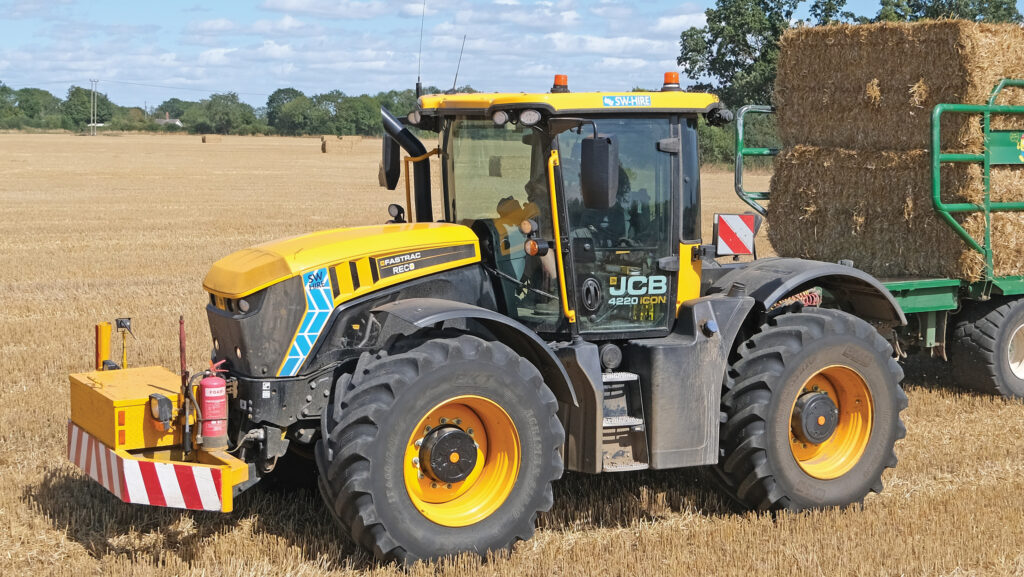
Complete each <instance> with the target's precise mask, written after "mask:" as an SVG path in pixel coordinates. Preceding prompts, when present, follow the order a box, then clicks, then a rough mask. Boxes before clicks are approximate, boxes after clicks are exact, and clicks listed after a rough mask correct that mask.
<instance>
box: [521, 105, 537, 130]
mask: <svg viewBox="0 0 1024 577" xmlns="http://www.w3.org/2000/svg"><path fill="white" fill-rule="evenodd" d="M538 122H540V112H537V111H536V110H534V109H532V108H527V109H526V110H524V111H522V112H520V113H519V124H522V125H523V126H533V125H534V124H537V123H538Z"/></svg>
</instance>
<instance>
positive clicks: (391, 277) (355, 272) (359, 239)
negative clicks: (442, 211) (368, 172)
mask: <svg viewBox="0 0 1024 577" xmlns="http://www.w3.org/2000/svg"><path fill="white" fill-rule="evenodd" d="M479 260H480V248H479V244H478V242H477V236H476V234H474V233H473V231H472V230H470V229H469V228H468V227H465V226H461V225H457V224H447V223H414V224H413V223H409V224H385V225H377V226H361V227H354V228H338V229H334V230H325V231H321V232H315V233H312V234H307V235H303V236H297V237H294V238H289V239H284V240H278V241H274V242H269V243H266V244H262V245H260V246H257V247H254V248H247V249H243V250H240V251H238V252H235V253H233V254H231V255H228V256H226V257H224V258H222V259H220V260H219V261H217V262H216V263H214V264H213V267H212V268H211V269H210V272H208V273H207V274H206V278H205V279H204V280H203V288H205V289H206V290H207V291H208V292H210V293H213V294H215V295H217V296H220V297H224V298H229V299H236V298H241V297H244V296H246V295H250V294H252V293H255V292H256V291H259V290H262V289H264V288H266V287H268V286H270V285H273V284H277V283H279V282H281V281H284V280H287V279H289V278H292V277H294V276H297V275H301V274H303V273H307V272H310V271H314V270H318V269H324V268H327V269H330V276H331V284H332V286H333V287H334V294H335V297H337V298H340V300H346V299H347V298H349V297H352V296H356V295H357V294H362V293H367V292H371V291H373V290H376V289H378V288H383V287H384V286H389V285H393V284H398V283H400V282H404V281H406V280H411V279H413V278H417V277H420V276H425V275H427V274H431V273H434V272H438V271H441V270H447V269H450V268H455V267H457V266H463V265H466V264H471V263H474V262H478V261H479Z"/></svg>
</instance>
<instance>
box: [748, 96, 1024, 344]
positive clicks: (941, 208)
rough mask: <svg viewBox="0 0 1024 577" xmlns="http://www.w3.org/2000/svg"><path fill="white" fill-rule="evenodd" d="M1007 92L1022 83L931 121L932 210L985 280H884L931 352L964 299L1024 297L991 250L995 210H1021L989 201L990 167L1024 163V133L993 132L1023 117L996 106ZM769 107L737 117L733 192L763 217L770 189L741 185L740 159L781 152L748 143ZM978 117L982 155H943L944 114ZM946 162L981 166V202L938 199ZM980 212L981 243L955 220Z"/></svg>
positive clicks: (938, 113) (1023, 279) (1016, 109)
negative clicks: (749, 126)
mask: <svg viewBox="0 0 1024 577" xmlns="http://www.w3.org/2000/svg"><path fill="white" fill-rule="evenodd" d="M1005 88H1024V80H1018V79H1008V78H1007V79H1003V80H1001V81H1000V82H999V84H997V85H996V87H995V88H993V90H992V93H991V94H990V96H989V99H988V103H987V104H938V105H936V106H935V108H934V109H933V110H932V117H931V118H932V122H931V130H932V134H931V137H932V138H931V167H932V204H933V206H934V209H935V212H936V213H937V214H938V215H939V216H940V217H941V218H942V219H943V221H944V222H946V224H948V225H949V226H950V227H951V228H952V229H953V230H954V231H955V232H956V233H957V235H959V236H960V238H961V239H962V240H963V241H964V243H966V244H967V246H969V247H970V248H971V249H972V250H975V251H977V252H978V253H980V254H981V255H982V256H983V257H984V259H985V269H984V272H983V276H982V278H981V279H980V280H977V281H973V282H972V281H968V280H964V279H955V278H901V279H882V282H883V284H884V285H885V287H886V288H887V289H889V292H891V293H892V294H893V296H894V297H895V298H896V301H897V302H898V303H899V305H900V307H901V308H902V309H903V312H904V313H906V314H907V316H908V317H911V315H913V317H914V321H915V322H914V323H912V325H913V326H912V327H911V328H910V329H909V330H910V331H911V332H913V334H912V335H910V334H907V335H904V336H912V337H914V338H913V340H914V341H916V342H917V344H920V345H921V346H923V347H925V348H929V349H931V350H932V351H933V353H937V354H939V355H940V356H943V357H944V356H945V327H946V322H947V317H948V313H949V312H950V311H957V310H959V309H960V306H961V302H962V301H963V300H979V301H985V300H989V299H990V298H991V297H992V295H993V294H996V295H1003V296H1018V295H1022V294H1024V276H1002V277H1001V276H996V275H995V271H994V265H993V252H992V220H991V215H992V213H994V212H1019V211H1024V202H992V200H991V198H990V191H991V179H990V175H991V169H992V167H993V166H998V165H1021V164H1024V131H1020V130H993V129H992V116H993V115H995V116H1000V115H1024V106H999V105H996V104H995V102H996V99H997V98H998V96H999V94H1000V93H1002V91H1003V90H1004V89H1005ZM774 113H775V109H774V108H773V107H771V106H764V105H749V106H744V107H742V108H740V109H739V111H738V112H737V114H736V181H735V189H736V194H737V195H738V196H739V198H740V200H742V201H743V202H745V203H746V204H747V205H749V206H750V207H751V208H753V209H754V210H755V211H757V212H758V213H760V214H761V215H765V214H766V210H765V207H764V205H762V204H761V201H771V194H770V192H768V191H750V190H747V189H746V187H744V185H743V168H744V159H746V158H750V157H766V156H768V157H771V156H776V155H777V154H778V153H779V149H777V148H763V147H748V146H747V145H746V139H745V130H744V122H745V119H746V116H747V115H748V114H774ZM943 114H969V115H980V117H981V122H982V128H983V130H984V150H983V151H982V153H980V154H968V153H962V152H943V150H942V142H941V138H940V136H941V134H942V115H943ZM945 163H978V164H981V165H982V167H983V174H984V185H985V196H984V201H983V202H982V204H974V203H947V202H944V201H943V200H942V197H941V191H942V181H941V178H942V173H941V167H942V165H943V164H945ZM977 212H980V213H983V214H984V215H985V233H984V238H983V239H982V242H978V241H977V240H976V239H974V238H973V237H971V235H970V234H968V233H967V231H966V230H965V229H964V227H963V226H962V225H961V224H960V223H959V222H958V221H957V220H956V218H954V215H956V214H966V213H977Z"/></svg>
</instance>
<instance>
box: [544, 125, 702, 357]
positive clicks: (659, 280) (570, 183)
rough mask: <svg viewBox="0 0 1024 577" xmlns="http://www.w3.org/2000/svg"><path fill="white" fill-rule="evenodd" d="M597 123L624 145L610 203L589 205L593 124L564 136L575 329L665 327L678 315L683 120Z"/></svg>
mask: <svg viewBox="0 0 1024 577" xmlns="http://www.w3.org/2000/svg"><path fill="white" fill-rule="evenodd" d="M594 121H595V123H596V125H597V130H598V132H599V137H600V138H607V139H610V141H611V142H612V146H614V147H615V148H617V150H618V155H617V163H618V169H617V171H615V172H617V174H618V178H617V180H618V185H617V187H615V189H616V190H615V194H614V199H613V200H611V201H610V202H606V203H603V204H607V205H608V206H607V207H605V206H599V207H595V206H594V203H593V202H591V203H590V204H589V205H588V203H587V202H585V199H584V194H583V183H582V180H583V179H582V177H583V174H582V172H583V170H585V169H586V167H584V166H583V159H582V156H583V149H584V148H585V146H584V142H583V141H584V140H585V139H587V138H593V137H594V136H593V131H592V130H589V131H588V130H587V128H589V126H588V127H587V128H585V129H583V130H581V131H579V132H580V133H579V134H577V131H567V132H563V133H561V134H559V136H558V148H559V154H560V165H561V175H562V190H563V198H564V201H563V202H564V206H565V209H564V211H563V214H564V215H565V216H566V220H567V226H565V227H562V228H563V231H562V237H563V238H566V237H567V238H568V241H569V244H570V251H569V252H570V259H569V261H568V262H566V268H567V269H568V270H566V271H564V272H565V273H567V274H566V279H571V282H572V284H573V289H574V290H573V295H574V303H575V307H576V314H577V328H578V330H579V332H580V334H583V335H590V336H591V337H592V338H594V337H597V338H600V337H601V336H604V337H605V338H618V337H619V336H638V334H639V333H643V334H648V333H665V332H667V331H668V330H669V329H670V328H671V326H672V324H673V322H674V320H675V312H676V304H677V303H676V300H677V298H676V297H677V294H678V292H679V291H678V277H679V274H678V270H679V268H680V267H679V265H680V253H679V250H680V243H679V241H680V239H681V235H680V228H681V222H682V220H683V218H684V217H683V215H682V214H681V211H680V210H679V207H680V200H679V199H680V191H681V186H680V185H681V181H682V178H681V174H682V162H681V157H682V154H681V152H682V143H683V138H681V126H680V122H679V119H678V117H665V116H663V117H640V116H632V117H622V118H614V117H612V118H609V117H603V116H602V117H595V118H594ZM613 170H614V169H613ZM685 260H686V261H687V264H689V258H688V256H687V258H686V259H685ZM698 282H699V281H698ZM623 333H625V334H623Z"/></svg>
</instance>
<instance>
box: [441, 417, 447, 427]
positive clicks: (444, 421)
mask: <svg viewBox="0 0 1024 577" xmlns="http://www.w3.org/2000/svg"><path fill="white" fill-rule="evenodd" d="M447 422H448V419H446V418H444V417H441V424H442V425H444V424H445V423H447Z"/></svg>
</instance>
